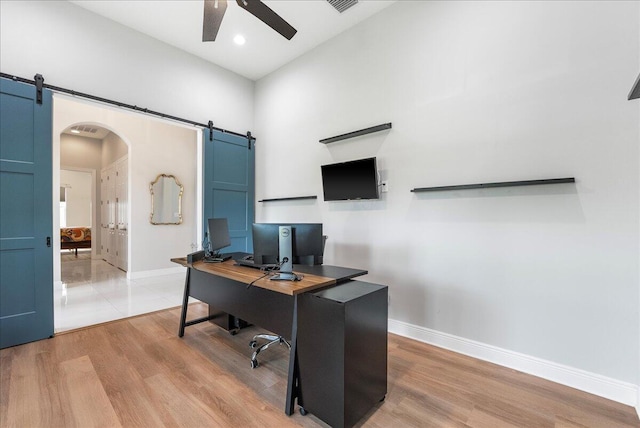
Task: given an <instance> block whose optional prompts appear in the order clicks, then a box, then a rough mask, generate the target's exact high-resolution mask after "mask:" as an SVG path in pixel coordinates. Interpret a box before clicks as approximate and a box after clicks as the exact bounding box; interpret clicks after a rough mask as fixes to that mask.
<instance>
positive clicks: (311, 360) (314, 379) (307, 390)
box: [297, 281, 388, 428]
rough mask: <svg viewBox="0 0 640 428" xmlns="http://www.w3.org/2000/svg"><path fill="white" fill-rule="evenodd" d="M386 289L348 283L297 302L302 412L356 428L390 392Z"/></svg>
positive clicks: (315, 293)
mask: <svg viewBox="0 0 640 428" xmlns="http://www.w3.org/2000/svg"><path fill="white" fill-rule="evenodd" d="M387 296H388V288H387V287H386V286H383V285H378V284H371V283H367V282H362V281H349V282H347V283H344V284H340V285H336V286H334V287H330V288H327V289H324V290H321V291H317V292H310V293H304V294H303V295H301V296H300V297H299V301H298V304H299V311H298V350H297V351H298V358H299V363H300V364H299V367H300V383H299V386H300V395H301V396H300V398H299V399H298V403H299V404H300V405H301V406H302V407H303V409H304V410H303V411H306V412H310V413H313V414H314V415H315V416H317V417H318V418H320V419H322V420H323V421H324V422H326V423H327V424H329V425H331V426H332V427H334V428H340V427H351V426H353V425H354V424H356V423H357V422H358V421H359V420H360V419H361V418H362V417H363V416H364V415H366V414H367V413H368V412H369V411H370V410H371V409H372V408H373V407H374V406H376V405H377V404H378V403H379V402H380V401H382V400H384V398H385V395H386V393H387V313H388V306H387V305H388V303H387V302H388V297H387Z"/></svg>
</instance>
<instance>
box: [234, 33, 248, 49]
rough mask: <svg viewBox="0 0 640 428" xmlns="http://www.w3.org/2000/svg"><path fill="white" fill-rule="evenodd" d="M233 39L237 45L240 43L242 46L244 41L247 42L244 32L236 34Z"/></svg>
mask: <svg viewBox="0 0 640 428" xmlns="http://www.w3.org/2000/svg"><path fill="white" fill-rule="evenodd" d="M233 41H234V42H236V45H240V46H242V45H244V43H245V42H246V40H245V39H244V36H243V35H242V34H238V35H237V36H235V37H234V38H233Z"/></svg>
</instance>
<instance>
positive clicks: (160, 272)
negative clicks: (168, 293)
mask: <svg viewBox="0 0 640 428" xmlns="http://www.w3.org/2000/svg"><path fill="white" fill-rule="evenodd" d="M185 270H186V268H184V267H182V266H177V267H172V268H167V269H154V270H143V271H140V272H127V278H128V279H142V278H152V277H154V276H164V275H174V274H177V273H184V272H185Z"/></svg>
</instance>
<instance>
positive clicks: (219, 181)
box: [203, 129, 255, 253]
mask: <svg viewBox="0 0 640 428" xmlns="http://www.w3.org/2000/svg"><path fill="white" fill-rule="evenodd" d="M209 132H210V131H209V130H208V129H205V130H204V136H203V142H204V144H203V146H204V156H203V160H204V168H203V170H204V186H203V187H204V215H203V219H204V231H207V219H209V218H217V217H226V218H227V221H228V223H229V236H230V238H231V246H230V247H228V248H224V249H222V250H221V251H222V252H224V253H230V252H233V251H243V252H248V253H252V252H253V243H252V239H251V225H252V224H253V219H254V195H255V180H254V173H255V147H254V146H253V144H252V145H251V146H249V145H248V142H247V138H246V137H239V136H237V135H231V134H226V133H223V132H219V131H213V141H211V140H210V138H209Z"/></svg>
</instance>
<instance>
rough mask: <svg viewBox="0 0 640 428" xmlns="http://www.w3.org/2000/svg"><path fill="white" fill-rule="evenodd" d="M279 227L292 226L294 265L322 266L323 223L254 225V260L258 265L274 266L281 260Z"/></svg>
mask: <svg viewBox="0 0 640 428" xmlns="http://www.w3.org/2000/svg"><path fill="white" fill-rule="evenodd" d="M279 226H291V228H292V230H291V231H292V235H293V236H292V240H291V247H292V248H291V250H292V255H293V260H292V261H293V263H294V264H303V265H321V264H322V261H323V260H322V256H323V254H324V237H323V235H322V223H281V224H278V223H254V224H253V229H252V233H253V260H254V262H255V263H257V264H273V263H278V262H279V261H280V258H279V235H278V228H279Z"/></svg>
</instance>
